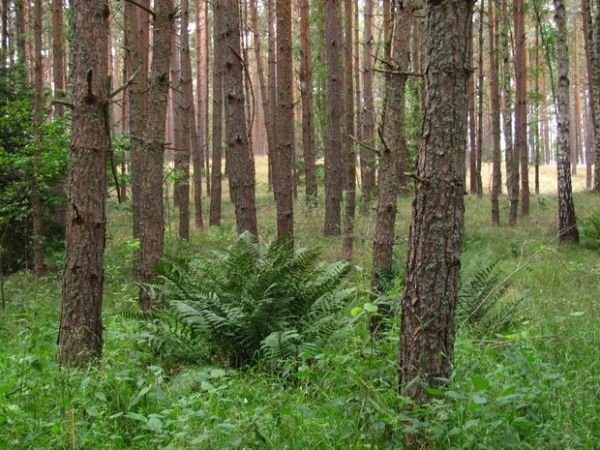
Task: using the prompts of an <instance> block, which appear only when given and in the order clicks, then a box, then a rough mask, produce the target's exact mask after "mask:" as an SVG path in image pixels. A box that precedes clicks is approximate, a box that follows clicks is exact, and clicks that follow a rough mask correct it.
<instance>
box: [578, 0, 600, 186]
mask: <svg viewBox="0 0 600 450" xmlns="http://www.w3.org/2000/svg"><path fill="white" fill-rule="evenodd" d="M581 12H582V15H583V19H582V22H583V23H582V28H583V46H584V49H585V63H586V64H585V74H586V80H587V83H585V87H586V88H585V90H583V89H582V91H583V92H582V93H583V97H584V98H585V99H586V101H585V108H584V109H585V110H586V111H587V112H588V114H587V115H586V117H587V118H588V119H587V120H586V127H585V130H586V133H585V187H586V188H587V189H591V187H592V165H593V164H594V149H593V147H594V127H595V123H596V113H595V110H594V104H595V102H594V95H595V92H594V89H593V87H592V70H593V64H592V61H593V60H594V58H595V54H594V51H593V47H592V44H593V41H594V36H593V30H594V27H593V24H592V12H591V9H590V0H581Z"/></svg>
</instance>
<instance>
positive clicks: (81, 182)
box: [58, 0, 110, 367]
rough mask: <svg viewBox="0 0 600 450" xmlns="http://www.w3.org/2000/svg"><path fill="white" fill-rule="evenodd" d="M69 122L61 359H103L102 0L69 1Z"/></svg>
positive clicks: (66, 362)
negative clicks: (70, 58)
mask: <svg viewBox="0 0 600 450" xmlns="http://www.w3.org/2000/svg"><path fill="white" fill-rule="evenodd" d="M72 12H73V41H72V45H73V68H72V72H71V77H72V80H73V93H72V104H73V122H72V136H71V155H70V161H69V173H70V177H69V200H68V210H67V238H66V241H67V245H66V251H65V268H64V272H63V282H62V310H61V317H60V327H59V332H58V362H59V364H61V365H63V366H80V367H83V366H85V365H86V364H87V363H88V362H90V361H96V360H98V359H99V358H100V357H101V356H102V332H103V329H104V327H103V326H102V283H103V279H104V268H103V256H104V242H105V234H106V211H105V210H106V207H105V204H106V189H107V188H106V154H107V153H108V135H107V130H108V127H109V124H108V122H107V120H108V114H107V111H108V101H109V98H108V94H109V93H108V86H109V84H108V82H107V76H108V59H107V54H108V39H109V37H108V19H109V15H110V9H109V4H108V1H107V0H73V2H72Z"/></svg>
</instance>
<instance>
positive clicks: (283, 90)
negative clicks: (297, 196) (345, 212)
mask: <svg viewBox="0 0 600 450" xmlns="http://www.w3.org/2000/svg"><path fill="white" fill-rule="evenodd" d="M277 46H278V47H277V125H276V128H277V134H276V135H275V136H276V138H275V139H276V152H277V157H276V159H275V161H274V166H273V168H274V169H275V171H274V172H273V187H274V192H275V202H276V204H277V236H278V237H283V236H287V238H288V239H290V245H292V246H293V238H294V198H293V181H292V165H293V164H294V92H293V89H294V65H293V54H292V4H291V2H290V1H289V0H277Z"/></svg>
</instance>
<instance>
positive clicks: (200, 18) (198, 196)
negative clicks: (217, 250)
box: [192, 0, 210, 230]
mask: <svg viewBox="0 0 600 450" xmlns="http://www.w3.org/2000/svg"><path fill="white" fill-rule="evenodd" d="M194 4H195V7H196V82H197V83H196V97H197V114H196V117H197V122H198V123H197V125H198V126H197V128H196V129H197V130H198V131H197V139H196V143H197V144H196V146H194V145H192V161H193V165H194V206H195V214H194V222H195V224H196V229H198V230H201V229H203V228H204V218H203V214H202V172H203V170H204V164H205V162H206V161H207V160H208V30H207V29H208V18H207V15H208V11H207V8H208V2H204V1H202V0H195V3H194ZM209 179H210V177H209V176H208V173H207V174H206V181H207V189H206V190H207V192H210V189H209V186H208V180H209Z"/></svg>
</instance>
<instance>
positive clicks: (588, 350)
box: [0, 164, 600, 449]
mask: <svg viewBox="0 0 600 450" xmlns="http://www.w3.org/2000/svg"><path fill="white" fill-rule="evenodd" d="M258 172H259V174H262V176H261V175H259V176H261V179H264V164H259V171H258ZM554 173H555V172H554V170H553V169H552V168H547V169H544V171H543V180H544V181H543V183H542V186H544V187H543V188H542V193H541V194H540V195H538V196H533V198H532V211H531V215H530V217H528V218H524V219H522V218H520V221H519V224H518V226H517V227H514V228H508V227H507V226H501V227H492V226H491V225H490V211H489V209H490V204H489V198H487V197H483V198H481V199H479V198H476V197H473V196H466V197H465V203H466V230H465V239H464V257H463V266H464V268H465V272H468V271H469V270H473V267H478V266H481V265H482V264H483V263H482V261H497V265H496V266H495V269H494V270H495V273H496V274H497V280H498V282H501V281H503V280H507V281H506V284H505V286H506V289H505V292H504V295H503V297H502V299H501V301H500V302H499V303H498V304H497V305H496V306H495V308H493V310H492V311H491V312H490V313H489V316H488V318H487V319H485V318H484V319H482V321H481V322H480V324H479V325H478V324H471V323H468V324H466V325H464V326H463V327H461V328H460V331H459V335H458V338H457V343H456V363H455V370H454V375H453V379H452V382H451V384H450V385H449V386H448V388H447V389H446V390H443V391H439V392H437V393H436V394H437V395H435V396H434V399H433V401H432V403H431V405H430V407H429V408H428V409H427V410H426V411H421V414H419V415H416V414H414V413H411V409H410V407H409V405H408V404H407V400H406V399H403V398H401V397H399V396H398V395H397V394H396V353H397V346H398V332H397V329H396V328H397V325H396V324H397V322H398V321H397V319H395V320H394V321H393V326H392V330H391V331H390V332H389V334H388V335H386V336H385V337H384V339H383V340H382V341H381V342H380V343H373V342H372V341H371V340H370V339H369V336H368V333H367V331H366V322H367V316H366V315H365V316H361V317H360V318H359V319H358V320H356V321H355V322H354V324H353V326H352V327H348V329H347V333H346V335H345V338H344V339H340V340H338V341H336V342H333V343H331V345H330V346H329V347H327V348H324V349H322V352H321V353H320V354H319V355H316V357H315V358H314V360H313V362H312V363H311V364H303V365H301V366H300V367H298V366H293V367H291V368H290V369H291V370H292V373H293V374H294V376H293V378H292V381H290V380H283V379H281V378H279V377H277V376H275V375H273V374H270V373H268V372H265V371H264V370H261V368H260V367H257V368H253V369H249V370H242V371H233V370H231V369H229V368H226V367H225V368H223V367H213V366H180V365H176V364H174V363H173V362H170V361H163V360H159V359H156V358H153V357H152V356H151V355H150V354H148V353H147V352H145V351H144V350H143V348H141V347H140V346H139V345H138V341H139V333H140V331H141V330H140V328H139V325H138V323H137V322H136V321H135V320H134V319H131V318H129V317H130V315H129V314H127V312H133V311H136V309H137V305H136V303H135V293H136V287H135V286H134V285H133V283H132V281H131V278H130V270H131V259H132V247H133V246H134V245H135V243H134V242H132V239H131V234H130V211H129V209H128V207H127V206H119V205H116V204H111V205H110V208H109V231H108V240H107V242H108V249H107V254H106V289H105V292H106V295H105V309H104V324H105V327H106V332H105V337H104V338H105V342H104V345H105V351H104V358H103V362H102V364H100V365H99V366H97V367H90V368H87V369H85V370H73V371H65V370H62V369H60V368H59V367H57V365H56V363H55V353H56V344H55V342H56V336H57V329H58V321H59V317H58V311H59V306H60V275H59V273H57V274H50V275H48V276H47V277H45V278H44V279H42V280H36V279H34V278H33V277H32V276H31V274H29V273H21V274H18V275H14V276H11V277H10V278H8V279H7V280H6V284H5V288H4V291H5V298H6V302H7V304H6V306H7V309H6V310H5V311H4V312H2V313H1V314H0V342H1V343H2V345H1V346H0V448H11V449H12V448H15V449H29V448H30V449H125V448H128V449H157V448H161V449H198V448H201V449H349V448H352V449H363V448H364V449H367V448H372V449H387V448H390V449H392V448H402V445H403V438H404V435H405V433H407V432H414V431H415V430H417V431H419V432H421V433H423V434H424V435H425V436H426V437H427V438H428V440H429V448H432V449H454V448H456V449H478V448H481V449H506V448H519V449H521V448H531V449H540V448H544V449H594V448H597V447H598V442H600V404H599V402H600V392H599V389H600V388H599V386H600V345H599V344H600V335H599V332H598V331H597V330H598V323H599V318H600V307H599V304H598V302H599V301H600V259H599V253H598V252H599V250H598V248H597V247H594V246H593V245H591V246H585V245H576V246H575V245H573V246H571V245H566V246H565V245H559V244H558V242H557V241H556V240H555V236H556V225H557V205H556V195H554V194H553V187H552V186H553V184H552V183H553V182H554V179H555V177H554ZM574 185H575V186H576V189H579V188H577V186H579V187H580V186H581V177H577V178H576V179H575V182H574ZM257 197H258V208H259V218H260V230H261V238H263V239H270V238H272V237H274V235H275V232H276V229H275V223H274V215H275V209H274V205H273V203H272V201H271V199H270V195H269V194H268V193H267V192H266V186H265V184H264V183H262V184H260V185H259V191H258V195H257ZM301 197H302V196H301ZM224 198H227V193H225V194H224ZM502 201H503V204H504V208H503V210H502V213H503V223H506V215H507V209H506V198H503V199H502ZM575 202H576V210H577V212H578V215H579V218H580V219H584V218H586V217H587V216H589V215H590V214H592V213H594V212H597V211H599V210H600V199H599V197H598V195H597V194H591V193H587V192H581V189H579V192H577V193H576V194H575ZM399 206H400V211H399V215H398V235H399V236H400V239H399V242H398V245H397V247H396V249H395V255H396V257H397V260H398V264H399V266H400V267H401V266H402V264H403V260H404V258H405V254H406V245H405V243H404V241H403V239H406V238H407V237H408V231H407V230H408V224H409V218H410V199H408V198H405V199H400V201H399ZM297 211H298V213H297V215H296V232H297V242H298V245H299V246H310V247H312V246H315V245H317V246H320V247H321V248H322V249H323V257H324V258H326V259H329V260H335V259H338V258H339V257H340V254H341V240H340V239H338V238H327V239H325V238H323V237H322V236H321V234H322V224H323V214H322V212H320V210H319V209H316V210H314V211H312V212H311V213H310V214H304V213H303V203H302V201H298V203H297ZM223 223H224V225H223V226H221V227H215V228H210V229H207V230H205V231H204V232H203V233H197V234H195V235H194V236H193V238H192V241H191V242H190V243H188V244H185V245H183V244H180V243H178V242H177V239H176V238H175V236H173V235H172V233H173V232H172V231H170V230H175V229H176V226H175V223H174V222H173V223H171V224H170V227H169V229H168V238H167V239H168V245H167V248H168V251H169V252H171V253H191V252H206V251H207V250H208V249H210V248H224V247H225V246H226V245H227V244H228V243H230V242H231V241H232V239H234V225H233V223H234V222H233V217H232V212H231V210H230V209H229V208H226V211H225V217H224V221H223ZM373 231H374V217H373V216H372V215H371V216H367V217H361V218H360V219H359V220H358V223H357V232H356V234H357V238H356V242H355V252H354V260H353V263H354V264H355V266H356V270H355V271H354V272H353V274H352V276H351V277H350V279H349V283H351V284H353V285H356V286H357V287H358V288H359V289H361V290H362V292H365V295H363V296H362V298H361V300H360V301H362V302H364V301H367V295H366V292H367V288H368V284H369V280H368V277H369V267H370V261H371V242H370V241H371V239H372V234H373ZM58 256H59V255H58ZM58 256H57V258H56V259H57V262H60V258H59V257H58ZM390 295H391V296H392V298H393V301H396V302H397V301H398V299H397V294H394V293H393V292H392V293H391V294H390ZM517 301H518V306H517V307H516V309H515V310H514V311H513V312H512V313H510V315H509V316H508V317H507V321H506V322H505V323H503V324H501V326H498V327H496V328H493V331H490V330H489V326H488V325H498V323H497V321H496V319H495V318H496V317H498V316H496V315H495V313H503V312H506V311H507V310H508V309H507V308H506V307H505V306H506V305H510V304H511V302H517ZM354 306H356V305H348V309H347V311H345V312H344V314H345V315H346V316H347V317H348V319H350V318H351V317H350V310H351V309H352V307H354ZM486 320H487V322H486ZM460 322H462V320H460ZM481 324H486V325H485V326H482V325H481ZM459 325H460V324H459Z"/></svg>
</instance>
